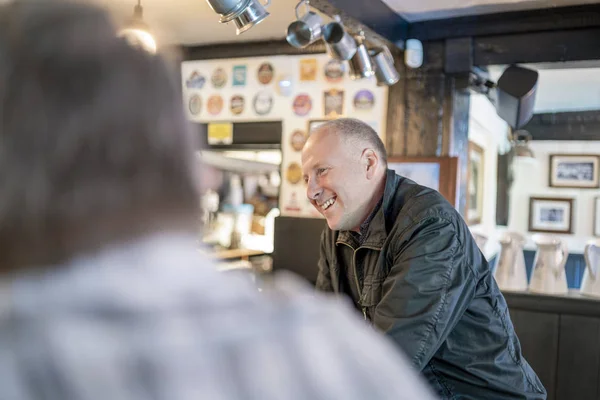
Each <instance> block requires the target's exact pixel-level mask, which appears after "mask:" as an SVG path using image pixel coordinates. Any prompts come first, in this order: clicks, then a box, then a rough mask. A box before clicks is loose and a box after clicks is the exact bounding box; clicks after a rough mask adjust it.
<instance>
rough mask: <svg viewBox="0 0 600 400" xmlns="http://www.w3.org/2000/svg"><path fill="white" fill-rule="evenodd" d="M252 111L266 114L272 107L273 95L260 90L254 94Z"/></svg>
mask: <svg viewBox="0 0 600 400" xmlns="http://www.w3.org/2000/svg"><path fill="white" fill-rule="evenodd" d="M253 106H254V112H255V113H257V114H258V115H266V114H268V113H270V112H271V109H272V108H273V96H272V95H271V93H269V92H267V91H264V90H263V91H260V92H258V93H257V94H256V95H255V96H254V101H253Z"/></svg>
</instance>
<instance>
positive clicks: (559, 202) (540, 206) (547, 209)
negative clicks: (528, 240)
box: [529, 197, 574, 233]
mask: <svg viewBox="0 0 600 400" xmlns="http://www.w3.org/2000/svg"><path fill="white" fill-rule="evenodd" d="M573 202H574V201H573V199H566V198H549V197H530V198H529V231H530V232H547V233H573Z"/></svg>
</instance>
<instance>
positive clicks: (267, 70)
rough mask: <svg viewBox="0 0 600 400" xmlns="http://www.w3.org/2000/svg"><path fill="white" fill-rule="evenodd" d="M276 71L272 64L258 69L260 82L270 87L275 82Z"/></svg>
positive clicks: (265, 64) (264, 64)
mask: <svg viewBox="0 0 600 400" xmlns="http://www.w3.org/2000/svg"><path fill="white" fill-rule="evenodd" d="M274 72H275V70H274V69H273V66H272V65H271V64H270V63H263V64H261V65H260V67H258V81H259V82H260V83H262V84H263V85H268V84H269V83H271V81H272V80H273V75H274Z"/></svg>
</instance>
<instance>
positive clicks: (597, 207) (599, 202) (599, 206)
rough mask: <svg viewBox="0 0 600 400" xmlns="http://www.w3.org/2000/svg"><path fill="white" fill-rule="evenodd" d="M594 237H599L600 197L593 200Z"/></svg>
mask: <svg viewBox="0 0 600 400" xmlns="http://www.w3.org/2000/svg"><path fill="white" fill-rule="evenodd" d="M594 236H598V237H600V197H596V198H595V199H594Z"/></svg>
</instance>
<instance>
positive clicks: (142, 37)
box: [119, 0, 157, 53]
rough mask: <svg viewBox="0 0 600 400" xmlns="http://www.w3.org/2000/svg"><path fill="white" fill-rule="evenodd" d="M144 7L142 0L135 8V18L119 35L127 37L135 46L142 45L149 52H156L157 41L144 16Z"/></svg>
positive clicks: (139, 0)
mask: <svg viewBox="0 0 600 400" xmlns="http://www.w3.org/2000/svg"><path fill="white" fill-rule="evenodd" d="M143 14H144V9H143V8H142V4H141V0H138V3H137V4H136V6H135V7H134V8H133V18H132V19H131V21H130V22H129V23H128V24H127V26H126V27H125V28H123V29H122V30H121V31H120V32H119V36H120V37H123V38H125V39H126V40H127V41H128V42H129V44H131V45H132V46H135V47H140V48H142V49H144V50H146V51H148V52H149V53H156V49H157V46H156V41H155V40H154V36H152V34H151V33H150V29H149V28H148V25H147V24H146V23H145V22H144V18H143Z"/></svg>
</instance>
